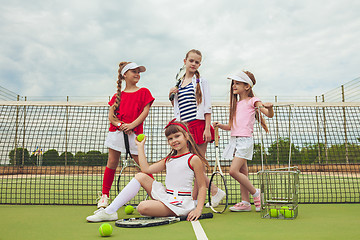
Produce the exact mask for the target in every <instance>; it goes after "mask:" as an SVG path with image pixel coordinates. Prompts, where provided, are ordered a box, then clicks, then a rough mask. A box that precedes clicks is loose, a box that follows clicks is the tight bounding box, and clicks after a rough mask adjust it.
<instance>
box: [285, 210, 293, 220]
mask: <svg viewBox="0 0 360 240" xmlns="http://www.w3.org/2000/svg"><path fill="white" fill-rule="evenodd" d="M284 217H285V218H292V217H294V211H293V210H285V215H284Z"/></svg>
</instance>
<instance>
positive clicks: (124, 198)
mask: <svg viewBox="0 0 360 240" xmlns="http://www.w3.org/2000/svg"><path fill="white" fill-rule="evenodd" d="M140 187H141V184H140V183H139V181H138V180H136V179H135V178H133V179H131V181H130V182H129V183H128V184H127V185H126V186H125V187H124V188H123V190H121V192H120V193H119V194H118V195H117V196H116V198H115V199H114V201H112V203H111V204H110V205H109V206H108V207H107V208H105V212H106V213H107V214H113V213H115V212H116V211H117V210H119V208H121V207H122V206H123V205H124V204H126V203H127V202H128V201H130V200H131V199H133V197H135V196H136V194H137V193H138V192H139V190H140Z"/></svg>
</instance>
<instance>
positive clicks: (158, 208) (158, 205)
mask: <svg viewBox="0 0 360 240" xmlns="http://www.w3.org/2000/svg"><path fill="white" fill-rule="evenodd" d="M136 210H137V211H138V212H139V213H140V214H141V215H143V216H153V217H170V216H176V214H175V213H174V212H173V211H171V210H170V209H169V208H168V207H167V206H166V205H165V204H163V203H162V202H160V201H157V200H145V201H142V202H140V203H139V205H138V206H137V208H136Z"/></svg>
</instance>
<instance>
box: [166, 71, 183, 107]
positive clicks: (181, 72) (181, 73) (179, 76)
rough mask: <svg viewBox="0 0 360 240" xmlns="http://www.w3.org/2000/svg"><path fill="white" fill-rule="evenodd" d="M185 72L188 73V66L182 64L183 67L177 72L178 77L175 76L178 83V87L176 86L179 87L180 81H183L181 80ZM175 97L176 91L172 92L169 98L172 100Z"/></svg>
mask: <svg viewBox="0 0 360 240" xmlns="http://www.w3.org/2000/svg"><path fill="white" fill-rule="evenodd" d="M185 73H186V66H185V65H184V66H182V67H181V68H180V70H179V72H178V73H177V74H176V77H175V79H176V85H175V87H176V88H179V86H180V83H181V80H182V79H183V77H184V75H185ZM174 97H175V93H171V94H170V97H169V100H170V101H172V100H174Z"/></svg>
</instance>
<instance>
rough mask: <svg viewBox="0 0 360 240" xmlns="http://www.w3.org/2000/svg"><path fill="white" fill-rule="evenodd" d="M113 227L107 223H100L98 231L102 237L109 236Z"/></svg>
mask: <svg viewBox="0 0 360 240" xmlns="http://www.w3.org/2000/svg"><path fill="white" fill-rule="evenodd" d="M112 231H113V227H112V226H111V225H110V224H108V223H103V224H101V226H100V228H99V233H100V235H101V236H102V237H109V236H110V235H111V234H112Z"/></svg>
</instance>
